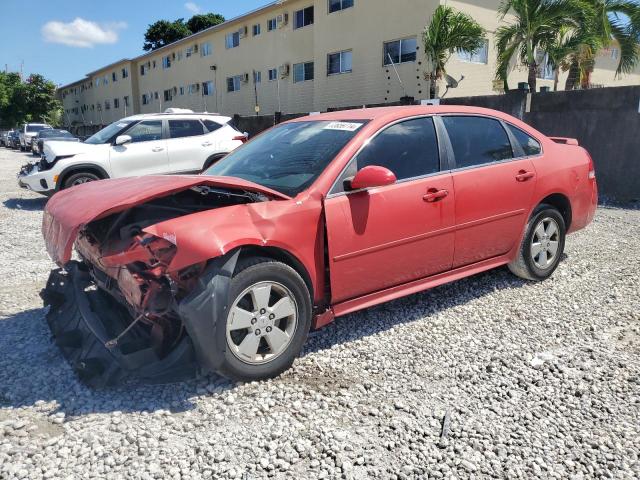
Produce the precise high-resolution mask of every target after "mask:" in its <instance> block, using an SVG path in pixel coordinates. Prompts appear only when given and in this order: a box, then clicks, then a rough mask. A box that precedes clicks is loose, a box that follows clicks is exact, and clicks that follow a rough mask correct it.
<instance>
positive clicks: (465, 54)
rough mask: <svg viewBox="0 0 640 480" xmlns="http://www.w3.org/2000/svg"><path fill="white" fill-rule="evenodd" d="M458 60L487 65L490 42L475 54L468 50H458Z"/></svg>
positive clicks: (483, 44) (484, 43) (485, 43)
mask: <svg viewBox="0 0 640 480" xmlns="http://www.w3.org/2000/svg"><path fill="white" fill-rule="evenodd" d="M456 53H457V55H458V60H460V61H462V62H468V63H484V64H486V63H487V62H488V59H489V41H488V40H485V41H484V42H483V43H482V46H481V47H480V48H479V49H478V50H476V51H475V52H469V51H467V50H458V51H457V52H456Z"/></svg>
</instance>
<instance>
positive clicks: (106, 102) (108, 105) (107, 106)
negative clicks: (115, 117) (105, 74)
mask: <svg viewBox="0 0 640 480" xmlns="http://www.w3.org/2000/svg"><path fill="white" fill-rule="evenodd" d="M104 109H105V110H111V102H110V101H109V100H105V101H104Z"/></svg>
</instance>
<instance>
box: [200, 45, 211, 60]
mask: <svg viewBox="0 0 640 480" xmlns="http://www.w3.org/2000/svg"><path fill="white" fill-rule="evenodd" d="M212 52H213V50H212V49H211V44H210V43H208V42H207V43H203V44H202V47H201V48H200V56H201V57H208V56H209V55H211V53H212Z"/></svg>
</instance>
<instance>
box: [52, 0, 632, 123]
mask: <svg viewBox="0 0 640 480" xmlns="http://www.w3.org/2000/svg"><path fill="white" fill-rule="evenodd" d="M443 1H446V0H443ZM439 3H441V2H440V0H403V1H402V2H389V1H388V0H280V1H276V2H274V3H271V4H269V5H266V6H264V7H262V8H259V9H257V10H255V11H253V12H249V13H247V14H245V15H242V16H240V17H237V18H235V19H232V20H229V21H227V22H225V23H223V24H221V25H218V26H215V27H212V28H209V29H207V30H204V31H202V32H199V33H197V34H195V35H192V36H190V37H187V38H184V39H182V40H179V41H177V42H175V43H173V44H171V45H167V46H165V47H163V48H160V49H158V50H155V51H153V52H149V53H145V54H143V55H141V56H139V57H136V58H134V59H130V60H129V59H125V60H121V61H119V62H116V63H114V64H111V65H108V66H106V67H104V68H102V69H100V70H98V71H96V72H92V73H90V74H88V75H87V77H86V78H85V79H83V80H80V81H78V82H74V83H72V84H69V85H66V86H64V87H61V88H60V92H61V97H62V100H63V104H64V108H65V118H66V119H67V120H68V122H69V123H71V124H83V125H105V124H108V123H110V122H111V121H114V120H117V119H118V118H121V117H123V116H125V115H126V114H133V113H150V112H160V111H163V110H165V109H166V108H169V107H177V108H190V109H193V110H197V111H216V112H220V113H223V114H227V115H233V114H240V115H252V114H256V113H259V114H273V113H274V112H276V111H280V112H285V113H301V112H313V111H324V110H327V109H330V108H340V107H346V106H354V105H365V104H378V103H385V102H393V101H398V100H399V99H400V98H401V97H413V98H415V99H426V98H428V93H429V81H428V80H425V71H426V70H428V66H427V65H426V59H425V56H424V54H423V51H422V50H423V49H422V45H421V43H422V31H423V30H424V28H425V25H426V24H427V23H428V22H429V20H430V18H431V15H432V13H433V11H434V10H435V8H436V7H437V6H438V4H439ZM447 3H448V4H449V5H451V6H453V7H454V8H457V9H459V10H462V11H465V12H467V13H469V14H470V15H471V16H472V17H473V18H475V19H476V20H477V21H478V22H480V23H481V24H482V25H483V26H484V27H485V28H486V29H487V31H488V41H487V43H486V46H485V47H484V48H483V49H481V50H480V51H479V52H476V53H474V54H473V55H472V54H470V53H469V52H458V53H457V54H456V55H454V56H452V58H451V59H450V60H449V62H448V64H447V71H448V73H449V74H450V75H451V76H452V77H454V78H455V79H456V80H459V85H458V87H457V88H455V89H450V90H449V91H447V92H446V95H447V96H448V97H454V96H469V95H486V94H491V93H499V92H500V89H501V88H502V85H501V83H500V82H495V81H494V72H495V58H496V51H495V41H494V32H495V30H496V29H497V28H498V26H499V25H500V20H499V19H498V15H497V9H498V7H499V4H500V0H480V1H478V0H474V1H471V0H448V1H447ZM507 20H508V19H507ZM618 55H619V50H618V49H616V48H612V49H609V50H607V51H603V52H600V55H599V56H598V62H597V64H596V70H595V72H594V74H593V82H594V83H598V84H602V85H606V86H613V85H628V84H638V83H640V72H637V73H635V74H632V75H627V76H625V77H622V78H621V79H615V78H614V72H615V69H616V66H617V56H618ZM542 60H544V53H543V52H541V61H542ZM543 63H544V62H543ZM125 72H126V73H125ZM539 76H540V79H539V82H538V83H539V85H538V86H539V87H540V86H547V87H552V86H553V83H554V82H553V72H551V71H550V69H548V68H545V67H544V66H543V67H541V68H540V69H539ZM526 78H527V72H526V70H525V69H522V68H515V67H514V69H513V71H512V72H511V74H510V78H509V81H510V84H511V85H512V86H513V87H515V86H516V85H517V83H518V82H521V81H526ZM565 78H566V74H564V75H562V76H561V78H560V81H559V87H560V88H562V86H563V85H564V80H565ZM439 93H440V94H444V86H440V91H439Z"/></svg>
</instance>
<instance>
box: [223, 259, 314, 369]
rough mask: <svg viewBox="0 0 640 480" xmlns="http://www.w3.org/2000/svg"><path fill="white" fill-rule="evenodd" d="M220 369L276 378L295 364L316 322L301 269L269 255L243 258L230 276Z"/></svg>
mask: <svg viewBox="0 0 640 480" xmlns="http://www.w3.org/2000/svg"><path fill="white" fill-rule="evenodd" d="M226 311H227V312H228V314H227V317H226V318H225V319H224V321H219V322H217V324H216V336H217V337H218V339H219V344H220V343H223V345H224V347H223V350H224V351H223V352H221V355H223V358H222V359H221V360H222V361H221V366H220V367H219V368H218V373H220V374H221V375H224V376H225V377H228V378H231V379H233V380H240V381H253V380H262V379H266V378H273V377H275V376H277V375H279V374H281V373H282V372H284V371H285V370H287V369H288V368H290V367H291V365H292V364H293V361H294V360H295V358H296V357H297V356H298V355H299V353H300V351H301V350H302V347H303V345H304V343H305V341H306V339H307V335H308V333H309V328H310V326H311V299H310V295H309V290H308V289H307V286H306V284H305V282H304V280H303V279H302V278H301V277H300V275H299V274H298V273H297V272H296V271H295V270H294V269H293V268H291V267H289V266H288V265H286V264H284V263H281V262H278V261H275V260H272V259H269V258H261V257H260V258H249V259H246V260H244V261H241V262H240V263H239V264H238V266H237V268H236V272H235V273H234V276H233V278H232V279H231V284H230V287H229V303H228V309H227V310H226Z"/></svg>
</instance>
